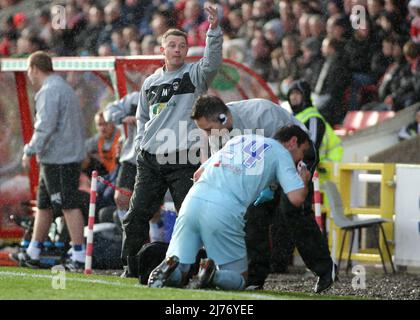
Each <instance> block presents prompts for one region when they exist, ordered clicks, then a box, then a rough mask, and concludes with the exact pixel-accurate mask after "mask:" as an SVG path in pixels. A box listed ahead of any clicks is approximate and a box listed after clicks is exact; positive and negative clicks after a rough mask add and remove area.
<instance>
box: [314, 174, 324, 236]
mask: <svg viewBox="0 0 420 320" xmlns="http://www.w3.org/2000/svg"><path fill="white" fill-rule="evenodd" d="M312 182H313V184H314V206H315V221H316V223H317V225H318V227H319V229H321V231H323V226H322V217H321V192H320V191H319V175H318V171H316V170H315V172H314V176H313V178H312Z"/></svg>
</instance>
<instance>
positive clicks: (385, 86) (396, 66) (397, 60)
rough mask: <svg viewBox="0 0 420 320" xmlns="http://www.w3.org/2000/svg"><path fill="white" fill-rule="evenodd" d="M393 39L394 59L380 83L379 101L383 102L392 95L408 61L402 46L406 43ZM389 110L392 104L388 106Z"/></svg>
mask: <svg viewBox="0 0 420 320" xmlns="http://www.w3.org/2000/svg"><path fill="white" fill-rule="evenodd" d="M390 39H393V41H392V60H393V63H392V64H391V65H390V66H389V67H388V68H387V69H386V71H385V73H384V75H383V76H382V79H381V81H380V83H379V88H378V96H379V101H381V102H383V101H384V100H385V99H386V97H387V96H388V95H390V94H391V93H392V92H391V87H392V84H393V83H394V82H395V81H397V79H398V75H399V74H400V72H401V70H402V69H403V68H404V67H405V65H406V63H407V61H406V60H405V58H404V55H403V50H402V47H403V45H404V43H403V42H402V41H401V40H399V39H398V38H393V37H391V38H390ZM387 109H388V110H390V109H391V106H388V107H387Z"/></svg>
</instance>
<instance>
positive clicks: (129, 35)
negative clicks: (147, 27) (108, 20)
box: [122, 25, 140, 49]
mask: <svg viewBox="0 0 420 320" xmlns="http://www.w3.org/2000/svg"><path fill="white" fill-rule="evenodd" d="M122 37H123V41H124V45H125V47H126V49H129V43H130V41H133V40H139V39H140V33H139V31H138V30H137V28H136V27H135V26H133V25H129V26H127V27H125V28H124V29H123V30H122Z"/></svg>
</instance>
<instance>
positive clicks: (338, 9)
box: [327, 0, 344, 17]
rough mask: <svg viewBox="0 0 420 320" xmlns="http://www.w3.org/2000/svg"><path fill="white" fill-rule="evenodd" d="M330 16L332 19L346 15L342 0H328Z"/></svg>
mask: <svg viewBox="0 0 420 320" xmlns="http://www.w3.org/2000/svg"><path fill="white" fill-rule="evenodd" d="M327 10H328V16H329V17H332V16H335V15H338V14H343V13H344V6H343V1H341V0H328V5H327Z"/></svg>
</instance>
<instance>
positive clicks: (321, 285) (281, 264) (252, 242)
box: [246, 81, 335, 292]
mask: <svg viewBox="0 0 420 320" xmlns="http://www.w3.org/2000/svg"><path fill="white" fill-rule="evenodd" d="M295 90H296V91H298V92H300V93H301V95H302V97H301V98H302V99H301V101H300V103H298V104H296V103H292V102H293V101H291V99H290V95H291V93H292V91H295ZM310 94H311V90H310V86H309V85H308V83H307V82H305V81H296V82H294V83H293V85H292V86H291V87H290V89H289V92H288V100H289V103H290V104H291V107H292V110H293V111H294V114H297V113H299V112H300V111H302V110H304V109H305V108H307V107H309V106H311V105H312V103H311V100H310ZM317 120H318V119H316V118H311V119H310V120H308V121H307V122H306V123H305V126H306V127H307V128H308V129H309V132H310V137H311V140H312V142H313V143H314V145H315V148H316V150H317V151H318V150H319V147H320V145H321V142H322V138H323V135H324V132H325V126H324V124H323V122H322V121H320V120H319V121H317ZM318 159H319V158H318V156H317V155H314V154H313V153H312V154H310V153H308V154H306V155H305V158H304V160H303V161H304V162H305V164H306V165H307V167H308V169H309V170H310V171H311V173H312V174H313V173H314V170H315V168H316V166H317V165H318V162H319V160H318ZM312 199H313V185H312V184H310V189H309V193H308V196H307V198H306V200H305V203H304V205H303V206H302V207H301V208H296V207H294V206H293V205H292V204H291V203H290V202H289V201H288V199H287V197H286V196H285V194H284V193H283V192H282V191H281V190H278V191H276V193H275V199H274V201H268V202H265V203H262V204H260V205H258V206H257V207H255V206H250V207H249V208H248V211H247V225H246V239H247V247H248V259H249V270H248V272H249V276H248V285H250V286H256V287H262V286H263V284H264V281H265V279H266V278H267V276H268V274H269V273H270V271H274V272H286V271H287V266H288V264H289V261H290V259H291V256H292V254H293V250H294V248H295V247H297V249H298V251H299V253H300V255H301V257H302V259H303V261H304V262H305V264H306V266H307V267H308V268H309V269H310V270H311V271H312V272H314V273H315V274H316V275H317V276H318V277H319V278H318V282H317V285H316V286H315V292H321V291H323V290H325V289H327V288H328V287H329V286H330V285H331V284H332V281H331V280H335V266H334V264H333V261H332V259H331V257H330V252H329V249H328V243H327V241H326V238H325V237H324V236H323V235H322V233H321V231H320V229H319V227H318V225H317V224H316V222H315V219H314V217H313V211H312ZM273 212H274V215H273ZM266 234H271V240H272V250H271V254H270V251H269V250H268V247H269V245H268V241H269V240H268V238H267V236H266ZM270 262H271V270H270Z"/></svg>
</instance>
